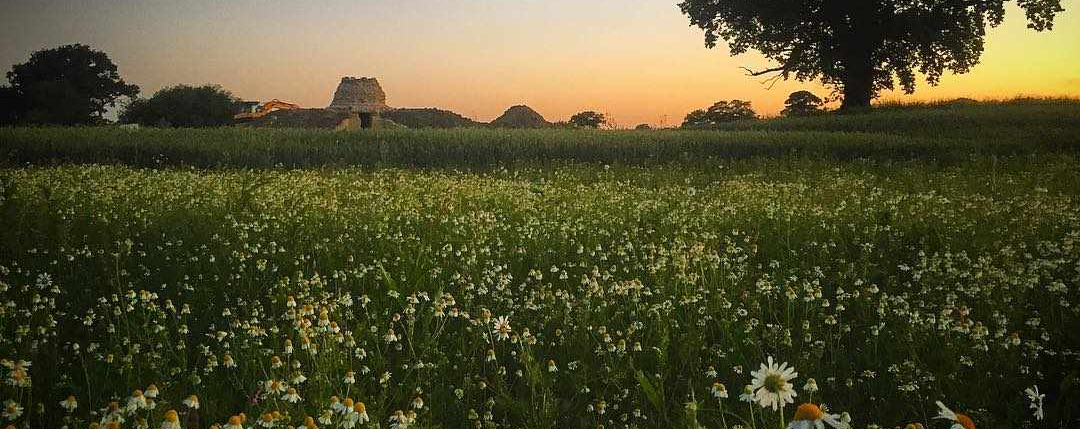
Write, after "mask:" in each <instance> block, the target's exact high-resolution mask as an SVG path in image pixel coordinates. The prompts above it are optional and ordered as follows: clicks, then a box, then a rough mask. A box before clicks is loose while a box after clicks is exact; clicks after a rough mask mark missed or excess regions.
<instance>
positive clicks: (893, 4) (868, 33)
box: [679, 0, 1063, 110]
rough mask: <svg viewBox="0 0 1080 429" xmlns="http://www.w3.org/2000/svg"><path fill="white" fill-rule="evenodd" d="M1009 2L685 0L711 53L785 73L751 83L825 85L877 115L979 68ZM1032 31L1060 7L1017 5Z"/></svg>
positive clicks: (1041, 0) (846, 106) (1041, 1)
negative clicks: (742, 57)
mask: <svg viewBox="0 0 1080 429" xmlns="http://www.w3.org/2000/svg"><path fill="white" fill-rule="evenodd" d="M1008 2H1009V1H1008V0H859V1H848V0H770V1H761V0H683V1H682V2H681V3H680V4H679V7H680V8H681V9H682V12H683V13H684V14H685V15H687V16H688V17H689V18H690V23H691V25H695V26H698V27H700V28H701V29H703V30H704V31H705V45H706V46H707V47H710V48H712V47H715V46H716V44H717V42H718V41H719V40H720V39H723V40H724V41H726V42H727V45H728V48H729V50H730V51H731V54H732V55H737V54H741V53H745V52H747V51H748V50H750V49H753V50H756V51H759V52H760V53H761V54H762V55H764V56H765V57H766V58H768V59H770V60H772V61H775V62H776V63H778V65H777V66H775V67H771V68H767V69H764V70H748V72H749V73H750V74H751V75H753V76H763V75H770V74H772V75H773V78H776V79H789V78H794V79H797V80H800V81H808V80H815V79H820V80H821V81H822V82H823V83H825V84H826V85H830V86H833V87H834V88H836V89H837V90H838V91H841V92H842V93H843V97H844V100H843V104H842V105H841V110H850V109H856V108H862V107H869V106H870V100H871V99H872V98H874V97H875V96H876V95H877V93H878V91H881V90H884V89H894V88H895V87H896V85H897V84H899V86H900V88H902V89H903V90H904V91H905V92H907V93H912V92H914V91H915V83H916V73H919V74H922V75H924V76H925V77H926V81H927V82H929V83H930V84H932V85H936V84H937V82H938V80H939V79H940V78H941V75H942V74H943V73H944V72H945V71H950V72H953V73H965V72H967V71H968V70H970V69H971V68H972V67H973V66H974V65H975V64H977V63H978V62H979V57H980V56H981V55H982V52H983V39H984V37H985V36H986V29H987V27H988V26H989V27H995V26H997V25H999V24H1001V22H1002V20H1003V19H1004V17H1005V4H1006V3H1008ZM1015 3H1016V4H1017V5H1018V6H1020V7H1021V8H1022V9H1023V10H1024V13H1025V14H1026V15H1027V20H1028V27H1030V28H1032V29H1034V30H1038V31H1042V30H1049V29H1051V28H1052V26H1053V22H1054V16H1055V15H1056V14H1057V13H1058V12H1061V11H1062V10H1063V9H1062V7H1061V0H1015Z"/></svg>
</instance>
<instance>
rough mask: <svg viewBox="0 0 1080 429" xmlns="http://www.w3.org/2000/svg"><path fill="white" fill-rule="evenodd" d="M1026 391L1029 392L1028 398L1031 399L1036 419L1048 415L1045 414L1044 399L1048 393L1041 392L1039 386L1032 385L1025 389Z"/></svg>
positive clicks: (1031, 406)
mask: <svg viewBox="0 0 1080 429" xmlns="http://www.w3.org/2000/svg"><path fill="white" fill-rule="evenodd" d="M1024 393H1025V394H1027V397H1028V400H1030V401H1031V404H1030V405H1029V407H1030V408H1031V409H1032V410H1034V411H1035V420H1042V419H1044V418H1045V417H1046V416H1045V415H1044V414H1043V399H1044V398H1046V395H1044V394H1042V393H1039V386H1031V387H1029V388H1027V389H1024Z"/></svg>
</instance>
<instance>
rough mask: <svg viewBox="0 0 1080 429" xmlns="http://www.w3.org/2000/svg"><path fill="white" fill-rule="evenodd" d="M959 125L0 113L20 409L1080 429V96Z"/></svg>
mask: <svg viewBox="0 0 1080 429" xmlns="http://www.w3.org/2000/svg"><path fill="white" fill-rule="evenodd" d="M957 109H958V112H956V113H955V115H952V116H950V115H937V114H936V113H935V112H937V110H933V109H928V110H927V111H926V112H922V113H918V112H916V113H914V114H912V113H909V112H882V113H877V114H873V115H878V118H879V120H878V121H870V120H868V119H867V118H865V117H859V116H850V117H822V118H814V119H807V120H805V122H798V121H787V122H783V121H776V122H764V123H762V124H761V125H747V124H741V125H736V126H733V129H732V130H728V131H696V132H683V131H647V132H621V131H612V132H606V131H605V132H601V131H573V130H562V131H496V130H458V131H435V130H432V131H427V130H423V131H416V130H412V131H410V130H402V131H398V130H395V131H378V132H353V133H350V132H321V131H280V130H277V131H260V130H209V131H198V130H171V131H168V130H121V129H116V128H85V129H79V128H64V129H59V128H43V129H0V166H3V167H2V168H0V224H2V227H0V359H2V366H0V377H2V379H3V384H2V385H0V401H4V404H3V405H4V410H3V415H2V417H0V419H2V420H3V422H4V423H2V424H3V425H8V424H10V425H11V426H9V427H14V428H18V429H22V428H38V427H62V426H66V427H68V428H85V427H98V428H154V429H156V428H159V427H163V422H166V423H168V422H173V421H178V422H179V424H180V426H181V427H183V428H185V429H187V428H210V427H215V428H224V429H238V428H244V429H248V428H287V427H294V428H300V427H304V428H306V429H313V428H316V427H318V428H344V429H352V428H368V427H393V428H404V427H417V428H474V427H475V428H488V427H490V428H494V427H508V428H564V427H565V428H596V427H604V428H618V427H639V428H653V427H679V428H701V427H704V428H725V429H729V428H730V429H734V428H736V427H741V428H753V429H761V428H784V427H787V425H788V424H789V423H791V422H792V420H793V419H795V418H799V419H800V422H805V421H807V420H802V419H805V418H807V417H808V416H814V415H817V416H819V417H822V418H825V419H835V420H836V421H837V422H838V423H840V424H843V425H848V426H850V427H853V428H871V427H876V428H905V427H909V428H915V427H926V428H948V427H950V426H951V425H952V424H953V423H952V422H950V421H945V420H940V419H935V417H936V416H938V414H939V412H940V409H939V405H937V404H936V402H938V401H940V402H941V403H942V405H943V406H945V407H948V408H949V409H951V410H952V411H955V412H957V413H962V414H964V415H966V416H970V418H971V419H972V421H973V422H974V424H975V425H977V426H978V427H979V428H1024V427H1031V428H1059V427H1062V428H1064V427H1077V426H1076V425H1077V424H1080V405H1078V404H1080V168H1078V166H1080V163H1078V161H1080V108H1078V107H1077V105H1076V104H1064V105H1052V104H1049V105H1043V104H1035V105H1028V106H996V107H995V106H991V107H977V108H976V107H964V108H957ZM890 115H892V116H890ZM935 115H937V116H935ZM905 117H906V118H908V119H907V120H904V119H903V118H905ZM958 117H959V118H962V119H956V118H958ZM912 118H914V119H912ZM871 123H872V124H881V123H886V124H888V123H892V124H894V125H895V126H894V128H891V129H888V128H887V127H886V128H885V129H879V128H867V127H868V126H862V125H860V124H864V125H865V124H871ZM950 123H951V124H953V125H952V128H950ZM957 124H959V125H957ZM771 127H775V128H771ZM874 127H880V126H878V125H874ZM957 127H961V128H959V129H957ZM735 128H738V129H735ZM935 129H941V130H948V131H941V132H934V130H935ZM788 368H793V370H794V372H790V371H785V370H786V369H788ZM795 373H797V374H795ZM1028 389H1031V391H1030V392H1026V390H1028ZM1035 389H1038V393H1037V394H1036V392H1035V391H1034V390H1035ZM1040 395H1041V396H1040ZM805 404H814V405H810V406H808V405H805ZM822 409H823V410H824V411H823V413H824V414H823V415H822V414H821V413H822V411H821V410H822ZM814 413H818V414H814ZM919 425H921V426H919Z"/></svg>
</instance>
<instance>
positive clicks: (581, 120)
mask: <svg viewBox="0 0 1080 429" xmlns="http://www.w3.org/2000/svg"><path fill="white" fill-rule="evenodd" d="M606 122H607V118H606V117H604V114H603V113H596V112H593V111H591V110H588V111H584V112H581V113H578V114H576V115H574V116H571V117H570V123H571V124H574V126H576V127H581V128H599V127H600V126H601V125H603V124H604V123H606Z"/></svg>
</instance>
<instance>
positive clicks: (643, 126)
mask: <svg viewBox="0 0 1080 429" xmlns="http://www.w3.org/2000/svg"><path fill="white" fill-rule="evenodd" d="M634 129H635V130H638V131H645V130H651V129H652V126H650V125H649V124H637V126H636V127H634Z"/></svg>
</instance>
